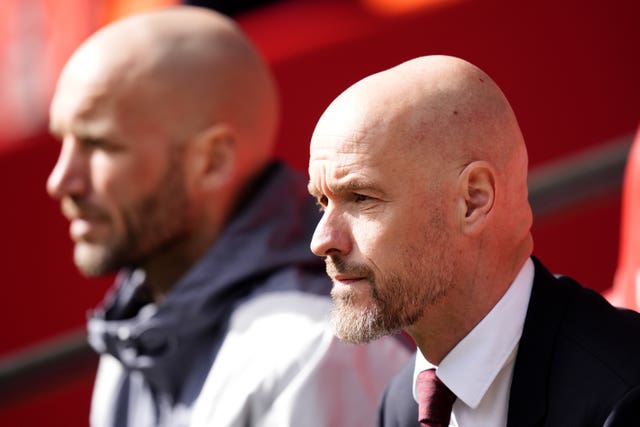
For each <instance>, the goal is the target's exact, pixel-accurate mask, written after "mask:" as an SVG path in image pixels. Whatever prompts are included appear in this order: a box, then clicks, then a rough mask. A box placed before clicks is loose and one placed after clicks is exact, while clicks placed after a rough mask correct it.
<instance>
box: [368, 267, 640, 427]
mask: <svg viewBox="0 0 640 427" xmlns="http://www.w3.org/2000/svg"><path fill="white" fill-rule="evenodd" d="M534 264H535V276H534V282H533V288H532V291H531V300H530V302H529V308H528V310H527V315H526V318H525V323H524V329H523V331H522V337H521V339H520V346H519V348H518V354H517V356H516V362H515V366H514V371H513V382H512V385H511V393H510V396H509V413H508V421H507V426H508V427H524V426H547V427H551V426H554V427H555V426H562V427H564V426H571V427H574V426H580V427H582V426H599V427H601V426H603V425H605V423H607V424H606V426H607V427H614V426H615V427H621V426H640V424H636V423H635V420H637V419H638V417H640V405H639V404H638V402H640V397H639V396H640V395H639V393H640V392H639V391H638V390H637V388H640V314H638V313H636V312H633V311H630V310H621V309H617V308H614V307H612V306H611V305H610V304H609V303H608V302H607V301H606V300H605V299H604V298H602V297H601V296H600V295H599V294H598V293H596V292H594V291H592V290H589V289H586V288H584V287H582V286H580V285H579V284H578V283H577V282H575V281H574V280H572V279H570V278H567V277H561V278H556V277H554V276H553V275H552V274H550V273H549V272H548V271H547V270H546V269H545V268H544V267H543V266H542V264H540V262H539V261H538V260H536V259H535V258H534ZM496 333H499V331H496ZM412 381H413V363H411V362H410V363H409V364H408V365H407V366H405V368H404V369H403V370H402V371H401V372H400V373H399V374H398V375H397V376H396V377H395V378H394V379H393V380H392V381H391V383H390V384H389V385H388V387H387V389H386V390H385V393H384V395H383V397H382V401H381V403H380V407H379V413H378V426H380V427H382V426H384V427H405V426H411V427H416V426H417V410H418V409H417V404H416V403H415V401H414V400H413V396H412ZM634 389H636V390H634ZM407 400H409V401H408V402H407ZM632 420H633V421H632Z"/></svg>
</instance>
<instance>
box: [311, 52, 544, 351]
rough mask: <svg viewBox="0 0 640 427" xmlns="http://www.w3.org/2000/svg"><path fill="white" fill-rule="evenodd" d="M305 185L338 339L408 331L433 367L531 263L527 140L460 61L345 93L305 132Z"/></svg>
mask: <svg viewBox="0 0 640 427" xmlns="http://www.w3.org/2000/svg"><path fill="white" fill-rule="evenodd" d="M309 176H310V182H309V191H310V193H311V194H312V195H314V196H315V197H316V199H317V200H318V203H319V204H320V205H321V206H322V208H323V210H324V215H323V218H322V220H321V221H320V223H319V224H318V227H317V228H316V232H315V234H314V237H313V241H312V243H311V248H312V250H313V251H314V253H316V254H317V255H319V256H323V257H325V260H326V262H327V273H328V274H329V276H331V277H332V279H333V281H334V284H335V286H334V289H333V291H332V295H333V296H334V299H335V301H336V310H335V312H334V319H333V320H334V325H335V327H336V333H337V335H338V336H339V337H341V338H343V339H346V340H348V341H354V342H366V341H369V340H371V339H375V338H376V337H379V336H381V335H385V334H388V333H390V332H394V331H396V330H399V329H405V330H407V331H408V332H409V333H410V334H412V336H413V337H414V339H416V341H417V342H418V343H419V344H421V343H422V344H425V343H426V342H428V343H430V344H429V345H430V346H432V348H433V351H432V352H431V351H429V352H430V353H431V354H430V356H431V357H432V359H433V360H434V361H435V360H438V359H439V358H440V357H441V356H442V355H443V354H446V351H448V349H449V348H451V345H453V344H454V343H455V342H456V341H455V340H456V339H459V338H461V336H464V334H466V333H467V332H468V331H469V330H470V328H471V327H472V326H473V325H475V322H477V321H478V320H479V319H480V318H482V316H484V315H485V314H486V312H487V311H488V309H490V307H492V306H493V304H495V302H496V301H497V300H498V299H499V298H500V297H501V296H502V295H503V293H504V291H505V289H506V288H507V287H508V286H509V284H510V283H511V281H512V280H513V278H514V277H515V275H516V274H517V272H518V271H519V269H520V267H521V266H522V264H523V263H524V261H525V260H526V258H527V257H528V256H529V255H530V254H531V250H532V240H531V236H530V227H531V222H532V217H531V209H530V207H529V204H528V200H527V185H526V184H527V182H526V181H527V179H526V177H527V152H526V147H525V144H524V139H523V137H522V134H521V132H520V129H519V126H518V123H517V120H516V117H515V115H514V113H513V111H512V109H511V106H510V105H509V102H508V101H507V99H506V97H505V96H504V94H503V93H502V91H501V90H500V89H499V88H498V86H497V85H496V83H495V82H494V81H493V80H492V79H491V78H489V76H488V75H487V74H486V73H484V72H483V71H482V70H480V69H479V68H478V67H476V66H474V65H472V64H470V63H469V62H466V61H464V60H462V59H459V58H454V57H449V56H427V57H421V58H416V59H413V60H411V61H407V62H405V63H402V64H400V65H398V66H396V67H393V68H391V69H388V70H385V71H382V72H380V73H377V74H374V75H371V76H369V77H367V78H365V79H363V80H361V81H359V82H357V83H355V84H354V85H353V86H351V87H350V88H348V89H347V90H346V91H345V92H343V93H342V94H341V95H339V96H338V97H337V98H336V99H335V100H334V101H333V102H332V103H331V104H330V105H329V107H328V108H327V109H326V111H325V112H324V114H323V115H322V116H321V118H320V120H319V121H318V124H317V126H316V128H315V130H314V133H313V136H312V139H311V146H310V161H309ZM419 325H422V327H420V326H419ZM438 328H442V331H447V333H444V334H439V333H438ZM451 329H453V330H455V331H457V332H456V333H454V334H450V333H449V331H450V330H451ZM424 331H427V334H428V335H430V336H429V337H425V336H420V334H423V333H424ZM457 333H458V334H459V335H458V336H457V335H456V334H457ZM443 340H444V342H442V341H443ZM425 348H426V347H425ZM421 349H422V346H421Z"/></svg>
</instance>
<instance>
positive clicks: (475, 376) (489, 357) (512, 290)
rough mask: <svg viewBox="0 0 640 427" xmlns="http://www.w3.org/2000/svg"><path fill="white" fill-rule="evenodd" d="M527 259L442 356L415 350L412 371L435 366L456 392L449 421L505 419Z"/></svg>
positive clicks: (490, 425) (492, 426) (493, 424)
mask: <svg viewBox="0 0 640 427" xmlns="http://www.w3.org/2000/svg"><path fill="white" fill-rule="evenodd" d="M533 276H534V266H533V261H531V259H528V260H527V261H526V262H525V264H524V265H523V267H522V269H521V270H520V272H519V273H518V275H517V276H516V278H515V280H514V281H513V283H511V285H510V286H509V289H508V290H507V292H506V293H505V294H504V295H503V296H502V298H501V299H500V301H498V303H497V304H496V305H495V306H494V307H493V309H491V311H490V312H489V313H488V314H487V315H486V316H485V317H484V318H483V319H482V320H481V321H480V323H478V324H477V325H476V327H475V328H473V329H472V330H471V332H469V334H467V335H466V336H465V337H464V338H463V339H462V340H461V341H460V342H459V343H458V344H457V345H456V346H455V347H454V348H453V349H452V350H451V351H450V352H449V354H447V355H446V356H445V358H444V359H443V360H442V362H441V363H440V365H439V366H437V367H436V366H434V365H432V364H431V363H429V362H428V361H427V360H426V359H425V358H424V356H423V355H422V353H421V352H420V351H419V350H418V352H417V354H416V365H415V370H414V374H413V397H414V399H416V402H417V401H418V399H417V395H418V394H417V384H416V379H417V376H418V374H419V373H420V372H421V371H423V370H425V369H429V368H436V369H437V373H438V378H440V379H441V380H442V382H443V383H445V384H446V385H447V387H449V389H450V390H451V391H452V392H453V393H454V394H455V395H456V396H457V399H456V401H455V403H454V404H453V411H452V416H451V422H450V424H449V425H450V426H454V427H470V426H473V427H499V426H505V425H506V424H507V410H508V405H509V390H510V389H511V379H512V376H513V366H514V363H515V359H516V353H517V351H518V343H519V341H520V336H521V335H522V328H523V326H524V319H525V316H526V313H527V307H528V306H529V298H530V296H531V287H532V285H533Z"/></svg>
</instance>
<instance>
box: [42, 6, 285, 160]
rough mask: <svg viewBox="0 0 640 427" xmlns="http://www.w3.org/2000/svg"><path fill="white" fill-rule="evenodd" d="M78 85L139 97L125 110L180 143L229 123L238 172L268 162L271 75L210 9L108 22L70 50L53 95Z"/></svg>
mask: <svg viewBox="0 0 640 427" xmlns="http://www.w3.org/2000/svg"><path fill="white" fill-rule="evenodd" d="M79 84H86V85H94V86H97V85H102V86H103V88H104V89H105V93H107V94H108V95H109V96H111V95H114V94H116V95H120V96H122V97H129V98H134V99H137V102H136V103H135V104H136V105H132V106H131V108H130V109H131V110H133V111H131V112H132V113H133V114H137V113H140V114H141V115H142V116H143V117H141V118H144V117H146V116H150V117H149V120H150V121H152V122H153V123H154V127H156V128H157V127H158V126H163V127H165V128H166V129H165V130H166V132H168V133H169V134H170V135H171V137H172V138H173V139H175V140H178V141H179V140H186V139H189V138H191V137H193V136H194V135H196V134H197V133H198V132H201V131H203V130H205V129H206V128H208V127H209V126H211V125H213V124H224V125H226V126H228V127H229V128H230V133H231V134H232V135H233V138H234V140H235V143H236V144H237V149H238V150H240V151H239V153H238V155H239V160H241V162H240V163H241V166H243V167H248V168H251V169H255V168H259V167H260V166H261V165H262V164H264V163H265V162H266V161H267V160H268V158H269V157H270V154H271V150H272V146H273V142H274V136H275V132H276V127H277V122H278V101H277V94H276V89H275V84H274V81H273V78H272V76H271V74H270V72H269V71H268V69H267V66H266V65H265V64H264V62H263V61H262V59H261V58H260V56H259V54H258V53H257V52H256V51H255V50H254V48H253V47H252V45H251V44H250V42H249V41H248V40H247V39H246V37H245V36H244V35H243V34H242V32H241V31H240V30H239V28H238V27H237V26H236V25H235V24H234V23H233V22H232V21H231V20H230V19H228V18H226V17H224V16H222V15H219V14H217V13H215V12H213V11H210V10H207V9H201V8H195V7H174V8H168V9H161V10H156V11H152V12H148V13H142V14H138V15H133V16H130V17H127V18H124V19H122V20H119V21H116V22H114V23H112V24H111V25H108V26H107V27H105V28H103V29H101V30H100V31H98V32H97V33H95V34H94V35H93V36H91V37H90V38H89V39H88V40H87V41H86V42H85V43H84V44H83V45H82V46H81V47H80V48H79V49H78V50H77V51H76V52H75V53H74V55H73V57H72V58H71V59H70V60H69V62H68V63H67V65H66V66H65V68H64V70H63V73H62V75H61V77H60V80H59V84H58V91H57V92H59V93H62V94H64V93H68V92H65V91H64V89H65V87H67V86H74V85H79ZM80 91H81V90H78V92H80ZM82 91H83V92H86V90H82ZM56 101H58V100H56V99H54V103H55V102H56ZM59 101H60V102H63V101H64V100H62V99H60V100H59Z"/></svg>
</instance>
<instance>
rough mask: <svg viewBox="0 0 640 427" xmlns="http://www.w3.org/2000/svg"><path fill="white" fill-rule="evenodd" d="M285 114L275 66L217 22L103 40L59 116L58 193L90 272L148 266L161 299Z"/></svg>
mask: <svg viewBox="0 0 640 427" xmlns="http://www.w3.org/2000/svg"><path fill="white" fill-rule="evenodd" d="M185 23H188V25H185ZM278 114H279V111H278V101H277V95H276V89H275V85H274V81H273V79H272V77H271V75H270V73H269V71H268V69H267V67H266V65H265V64H264V63H263V61H262V59H261V58H260V57H259V55H258V54H257V52H256V51H255V50H254V49H253V47H252V46H251V44H250V43H249V41H248V40H247V39H246V38H245V37H244V35H243V34H242V33H241V32H240V30H239V29H238V28H237V27H236V26H235V24H233V23H232V22H231V21H230V20H229V19H227V18H225V17H223V16H222V15H219V14H217V13H215V12H213V11H210V10H206V9H199V8H193V7H179V8H169V9H163V10H159V11H153V12H149V13H144V14H139V15H134V16H131V17H128V18H125V19H123V20H120V21H117V22H115V23H113V24H111V25H109V26H107V27H105V28H104V29H102V30H100V31H99V32H97V33H96V34H94V35H93V36H91V37H90V38H89V39H88V40H87V41H85V42H84V43H83V44H82V45H81V46H80V47H79V48H78V49H77V51H76V52H75V53H74V54H73V56H72V57H71V58H70V60H69V61H68V63H67V64H66V65H65V67H64V69H63V71H62V74H61V76H60V78H59V80H58V84H57V87H56V92H55V95H54V98H53V101H52V103H51V108H50V129H51V132H52V134H54V135H55V136H56V137H58V139H59V140H60V141H61V143H62V144H61V150H60V155H59V158H58V161H57V163H56V164H55V166H54V168H53V170H52V171H51V174H50V176H49V179H48V181H47V191H48V192H49V194H50V195H51V196H52V197H53V198H55V199H58V200H60V204H61V208H62V212H63V214H64V215H65V216H66V217H67V219H69V220H70V229H69V230H70V235H71V238H72V239H73V240H74V242H75V249H74V261H75V263H76V265H77V266H78V268H79V269H80V270H81V271H82V272H83V273H84V274H86V275H89V276H97V275H102V274H107V273H111V272H113V271H116V270H118V269H120V268H123V267H142V268H143V269H144V270H145V272H146V275H147V283H148V285H149V287H150V290H151V292H152V294H153V297H154V299H156V300H161V299H162V298H163V295H164V294H165V293H166V292H168V291H169V290H170V287H171V286H172V284H173V283H175V281H176V280H177V279H178V278H179V277H180V276H181V275H182V274H183V273H184V272H185V271H186V270H187V269H188V268H189V267H190V266H191V265H192V264H193V262H194V261H195V260H197V259H198V258H199V257H200V256H201V255H202V254H203V253H204V251H205V250H206V248H208V247H209V246H210V245H211V244H212V243H213V242H214V241H215V240H216V238H217V236H218V235H219V233H220V230H221V229H222V228H223V227H224V225H225V223H226V222H227V220H228V219H229V216H230V214H231V212H232V210H233V209H234V207H235V205H236V204H237V203H238V201H239V199H240V198H241V197H242V196H243V190H244V188H245V187H246V186H247V185H248V183H249V181H250V180H251V179H252V178H253V177H254V176H255V175H256V174H257V173H258V172H260V171H261V169H262V168H263V167H264V165H265V164H266V163H267V162H268V160H269V158H270V156H271V151H272V148H273V143H274V136H275V132H276V128H277V122H278Z"/></svg>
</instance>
